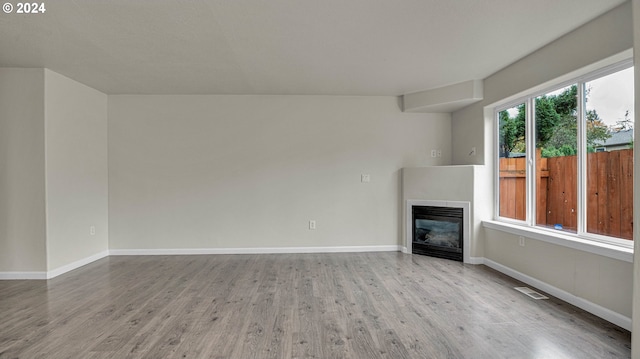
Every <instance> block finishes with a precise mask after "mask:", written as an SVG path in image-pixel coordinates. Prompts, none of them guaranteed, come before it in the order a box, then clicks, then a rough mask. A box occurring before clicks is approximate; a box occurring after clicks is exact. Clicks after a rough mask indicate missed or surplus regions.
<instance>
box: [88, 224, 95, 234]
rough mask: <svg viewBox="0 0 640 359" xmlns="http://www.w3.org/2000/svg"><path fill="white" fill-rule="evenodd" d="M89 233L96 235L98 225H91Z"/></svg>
mask: <svg viewBox="0 0 640 359" xmlns="http://www.w3.org/2000/svg"><path fill="white" fill-rule="evenodd" d="M89 234H90V235H92V236H95V235H96V226H91V227H89Z"/></svg>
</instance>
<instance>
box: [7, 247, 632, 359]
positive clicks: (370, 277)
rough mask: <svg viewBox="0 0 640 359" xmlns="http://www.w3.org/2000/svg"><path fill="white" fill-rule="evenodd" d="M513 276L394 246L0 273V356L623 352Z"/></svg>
mask: <svg viewBox="0 0 640 359" xmlns="http://www.w3.org/2000/svg"><path fill="white" fill-rule="evenodd" d="M519 285H522V283H519V282H517V281H515V280H513V279H511V278H509V277H506V276H504V275H502V274H500V273H497V272H495V271H493V270H491V269H489V268H486V267H484V266H471V265H464V264H462V263H458V262H453V261H448V260H442V259H436V258H430V257H424V256H417V255H416V256H411V255H406V254H402V253H395V252H389V253H349V254H346V253H341V254H275V255H264V254H260V255H210V256H209V255H206V256H205V255H202V256H131V257H129V256H127V257H117V256H112V257H109V258H104V259H101V260H99V261H97V262H94V263H92V264H89V265H87V266H85V267H82V268H80V269H78V270H75V271H72V272H70V273H67V274H65V275H62V276H60V277H57V278H54V279H52V280H49V281H0V358H87V359H90V358H241V359H245V358H394V359H395V358H483V359H484V358H491V359H494V358H554V359H558V358H581V359H585V358H598V359H603V358H628V357H630V333H629V332H628V331H626V330H623V329H621V328H619V327H616V326H615V325H612V324H609V323H607V322H605V321H603V320H600V319H598V318H596V317H594V316H592V315H590V314H588V313H585V312H584V311H582V310H579V309H577V308H575V307H573V306H571V305H569V304H566V303H564V302H561V301H559V300H557V299H554V298H551V299H550V300H539V301H536V300H533V299H530V298H528V297H526V296H524V295H523V294H521V293H519V292H517V291H515V290H514V289H513V287H515V286H519ZM612 295H615V293H612Z"/></svg>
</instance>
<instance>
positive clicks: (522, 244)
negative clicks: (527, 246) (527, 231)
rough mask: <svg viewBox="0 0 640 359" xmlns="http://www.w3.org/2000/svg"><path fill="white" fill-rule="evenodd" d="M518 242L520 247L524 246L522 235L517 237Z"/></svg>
mask: <svg viewBox="0 0 640 359" xmlns="http://www.w3.org/2000/svg"><path fill="white" fill-rule="evenodd" d="M518 244H520V247H524V237H523V236H520V237H518Z"/></svg>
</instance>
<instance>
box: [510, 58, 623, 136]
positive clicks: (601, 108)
mask: <svg viewBox="0 0 640 359" xmlns="http://www.w3.org/2000/svg"><path fill="white" fill-rule="evenodd" d="M586 85H587V89H589V96H588V98H587V110H593V109H595V110H596V111H597V112H598V116H600V118H601V119H602V120H603V122H604V123H605V124H606V125H607V126H616V125H617V122H618V121H622V120H624V115H625V113H626V112H627V110H628V111H629V119H631V121H633V120H634V118H635V117H634V114H635V112H634V106H633V101H634V91H633V67H630V68H628V69H625V70H622V71H618V72H615V73H613V74H610V75H607V76H604V77H600V78H598V79H596V80H593V81H589V82H587V83H586ZM564 89H565V88H562V89H559V90H556V91H552V92H549V93H547V95H558V94H560V93H562V92H563V91H564ZM507 111H508V112H509V115H510V116H512V117H513V116H516V115H517V114H518V111H517V109H516V108H511V109H509V110H507Z"/></svg>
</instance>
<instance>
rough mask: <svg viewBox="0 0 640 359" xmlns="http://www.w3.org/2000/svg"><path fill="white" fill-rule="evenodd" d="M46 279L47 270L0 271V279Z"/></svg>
mask: <svg viewBox="0 0 640 359" xmlns="http://www.w3.org/2000/svg"><path fill="white" fill-rule="evenodd" d="M26 279H28V280H33V279H47V272H0V280H26Z"/></svg>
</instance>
